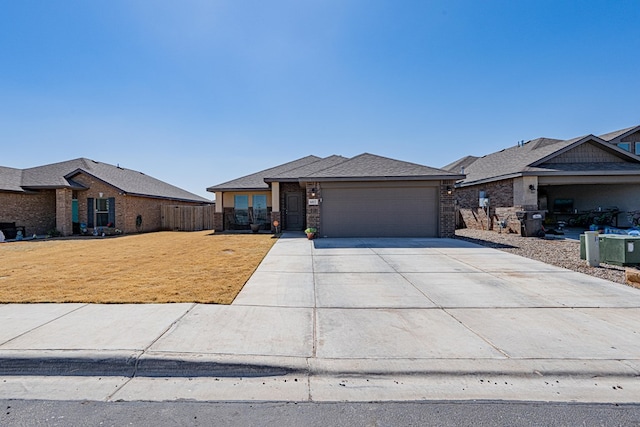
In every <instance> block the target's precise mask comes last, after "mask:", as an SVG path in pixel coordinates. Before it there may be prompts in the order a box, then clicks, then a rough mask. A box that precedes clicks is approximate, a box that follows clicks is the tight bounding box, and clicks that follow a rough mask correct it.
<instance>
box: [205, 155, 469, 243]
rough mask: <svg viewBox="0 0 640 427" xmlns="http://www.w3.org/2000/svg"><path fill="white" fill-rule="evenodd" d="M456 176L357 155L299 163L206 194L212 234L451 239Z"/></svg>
mask: <svg viewBox="0 0 640 427" xmlns="http://www.w3.org/2000/svg"><path fill="white" fill-rule="evenodd" d="M462 178H464V175H462V174H459V173H454V172H449V171H444V170H441V169H436V168H431V167H428V166H423V165H419V164H415V163H409V162H404V161H400V160H394V159H390V158H386V157H381V156H376V155H373V154H368V153H364V154H361V155H359V156H356V157H353V158H345V157H342V156H329V157H325V158H320V157H316V156H307V157H303V158H301V159H298V160H294V161H292V162H288V163H285V164H282V165H279V166H276V167H273V168H270V169H266V170H263V171H260V172H257V173H254V174H251V175H247V176H244V177H241V178H238V179H234V180H232V181H228V182H225V183H222V184H218V185H215V186H212V187H209V188H207V191H210V192H213V193H215V195H216V213H215V217H214V222H215V228H216V230H233V229H249V227H250V224H252V223H253V224H260V226H261V227H262V228H263V229H273V224H274V221H278V224H279V226H278V228H279V229H281V230H290V231H300V230H304V229H305V228H307V227H314V228H316V229H317V230H318V235H319V236H322V237H412V236H415V237H451V236H453V235H454V233H455V209H454V203H453V186H454V184H455V182H456V180H459V179H462Z"/></svg>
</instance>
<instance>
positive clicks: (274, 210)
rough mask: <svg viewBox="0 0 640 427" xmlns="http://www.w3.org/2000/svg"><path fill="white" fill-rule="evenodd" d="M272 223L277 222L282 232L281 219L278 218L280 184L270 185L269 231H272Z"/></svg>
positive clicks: (273, 183)
mask: <svg viewBox="0 0 640 427" xmlns="http://www.w3.org/2000/svg"><path fill="white" fill-rule="evenodd" d="M273 221H278V223H279V224H280V225H279V228H280V230H282V228H281V227H282V217H281V216H280V183H279V182H272V183H271V230H272V231H274V230H275V228H274V227H273Z"/></svg>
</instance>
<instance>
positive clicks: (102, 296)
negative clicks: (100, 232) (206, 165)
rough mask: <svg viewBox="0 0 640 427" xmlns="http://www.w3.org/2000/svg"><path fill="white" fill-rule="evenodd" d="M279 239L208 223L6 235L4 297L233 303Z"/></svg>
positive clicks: (0, 273) (0, 294) (0, 250)
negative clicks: (191, 227) (220, 230)
mask: <svg viewBox="0 0 640 427" xmlns="http://www.w3.org/2000/svg"><path fill="white" fill-rule="evenodd" d="M275 242H276V239H274V238H272V236H271V235H266V234H242V235H227V234H212V232H211V231H203V232H191V233H180V232H158V233H148V234H141V235H130V236H121V237H117V238H89V239H71V240H54V239H52V240H33V241H22V242H13V243H3V244H0V260H1V261H0V277H1V278H2V280H0V302H2V303H42V302H52V303H53V302H55V303H63V302H64V303H66V302H81V303H171V302H198V303H215V304H230V303H231V302H232V301H233V299H234V298H235V297H236V295H237V294H238V292H240V290H241V289H242V287H243V286H244V284H245V283H246V281H247V280H248V279H249V277H251V274H253V272H254V271H255V269H256V268H257V266H258V264H260V261H262V259H263V258H264V256H265V255H266V254H267V252H268V251H269V249H271V247H272V246H273V244H274V243H275Z"/></svg>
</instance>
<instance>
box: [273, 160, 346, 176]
mask: <svg viewBox="0 0 640 427" xmlns="http://www.w3.org/2000/svg"><path fill="white" fill-rule="evenodd" d="M348 160H349V159H348V158H347V157H342V156H337V155H333V156H329V157H325V158H324V159H321V160H318V161H317V162H313V163H309V164H307V165H305V166H301V167H299V168H296V169H291V170H289V171H286V172H283V173H279V174H277V175H273V176H267V177H265V179H264V180H265V181H266V182H272V181H280V182H283V181H296V182H297V181H298V179H299V178H300V177H301V176H307V175H311V174H314V173H316V172H318V171H321V170H324V169H328V168H330V167H333V166H336V165H339V164H340V163H343V162H346V161H348Z"/></svg>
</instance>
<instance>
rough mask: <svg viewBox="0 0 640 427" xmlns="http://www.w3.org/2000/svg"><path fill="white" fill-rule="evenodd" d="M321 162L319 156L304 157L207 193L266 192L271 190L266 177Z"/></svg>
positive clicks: (239, 179) (223, 184)
mask: <svg viewBox="0 0 640 427" xmlns="http://www.w3.org/2000/svg"><path fill="white" fill-rule="evenodd" d="M319 160H322V158H321V157H317V156H307V157H303V158H301V159H298V160H293V161H291V162H288V163H285V164H282V165H280V166H276V167H273V168H269V169H265V170H263V171H260V172H256V173H252V174H251V175H246V176H243V177H240V178H237V179H233V180H231V181H227V182H223V183H222V184H218V185H214V186H211V187H209V188H207V191H211V192H215V191H236V190H237V191H246V190H266V189H268V188H269V185H268V184H267V183H266V182H264V178H265V177H277V176H279V175H281V174H286V173H287V172H289V171H291V170H294V169H297V168H300V167H302V166H306V165H309V164H311V163H315V162H317V161H319Z"/></svg>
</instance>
